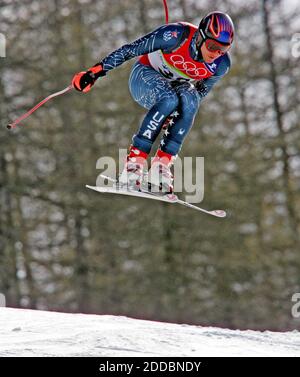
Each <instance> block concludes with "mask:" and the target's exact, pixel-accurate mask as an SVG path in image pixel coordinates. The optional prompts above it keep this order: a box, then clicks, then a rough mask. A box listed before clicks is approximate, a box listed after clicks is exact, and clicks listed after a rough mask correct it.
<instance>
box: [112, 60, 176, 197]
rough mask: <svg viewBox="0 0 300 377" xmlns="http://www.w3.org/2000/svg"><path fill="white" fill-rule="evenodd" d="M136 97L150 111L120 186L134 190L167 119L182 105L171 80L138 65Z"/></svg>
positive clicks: (133, 85)
mask: <svg viewBox="0 0 300 377" xmlns="http://www.w3.org/2000/svg"><path fill="white" fill-rule="evenodd" d="M129 88H130V92H131V94H132V96H133V98H134V99H135V100H136V101H137V102H138V103H139V104H140V105H141V106H143V107H145V108H146V109H149V112H148V113H147V115H146V117H145V119H144V120H143V122H142V124H141V126H140V129H139V131H138V132H137V134H136V135H134V137H133V141H132V145H131V146H130V149H129V153H128V155H127V159H126V163H125V166H124V169H123V171H122V173H121V175H120V177H119V184H120V185H121V186H123V187H125V186H126V187H128V188H131V189H134V190H137V189H139V188H140V184H141V181H142V179H143V176H144V174H143V170H144V168H145V165H146V159H147V156H148V153H149V152H150V150H151V147H152V144H153V142H154V141H155V139H156V138H157V136H158V134H159V132H160V130H161V127H162V125H163V123H164V121H165V119H166V118H167V116H168V115H169V114H170V113H172V112H173V110H174V109H175V108H176V106H177V105H178V97H177V94H176V92H175V91H174V89H173V88H172V87H171V85H170V84H169V83H168V81H167V80H166V79H165V78H164V77H163V76H161V75H160V74H159V73H158V72H156V71H155V70H154V69H153V68H151V67H148V66H145V65H143V64H141V63H136V64H135V65H134V67H133V70H132V72H131V75H130V79H129Z"/></svg>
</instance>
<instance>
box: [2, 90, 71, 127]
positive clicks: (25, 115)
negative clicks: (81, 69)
mask: <svg viewBox="0 0 300 377" xmlns="http://www.w3.org/2000/svg"><path fill="white" fill-rule="evenodd" d="M72 88H73V86H72V85H69V86H67V87H66V88H65V89H63V90H61V91H59V92H56V93H53V94H51V95H50V96H48V97H46V98H45V99H43V100H42V101H41V102H39V103H38V104H37V105H35V106H34V107H33V108H32V109H30V110H29V111H27V113H25V114H23V115H21V116H20V117H19V118H17V119H16V120H15V121H14V122H12V123H10V124H8V125H7V126H6V127H7V128H8V129H9V130H10V129H11V128H15V127H16V126H17V125H18V124H19V123H20V122H21V121H22V120H24V119H26V118H27V117H28V116H29V115H31V114H32V113H34V112H35V111H36V110H37V109H38V108H39V107H41V106H42V105H44V104H45V103H46V102H47V101H49V100H50V99H51V98H54V97H57V96H60V95H62V94H64V93H67V92H68V91H69V90H71V89H72Z"/></svg>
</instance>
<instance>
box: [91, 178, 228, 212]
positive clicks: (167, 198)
mask: <svg viewBox="0 0 300 377" xmlns="http://www.w3.org/2000/svg"><path fill="white" fill-rule="evenodd" d="M101 177H102V178H104V179H107V180H108V181H110V182H113V183H114V186H113V187H102V186H89V185H86V187H87V188H89V189H91V190H94V191H97V192H100V193H107V194H120V195H128V196H135V197H140V198H145V199H152V200H157V201H161V202H166V203H171V204H180V205H183V206H185V207H188V208H191V209H194V210H197V211H200V212H203V213H206V214H208V215H211V216H215V217H219V218H224V217H226V212H225V211H223V210H213V211H207V210H206V209H203V208H200V207H197V206H195V205H193V204H191V203H188V202H185V201H184V200H181V199H179V198H178V197H177V196H176V195H175V194H165V195H157V194H154V193H151V192H146V191H136V190H126V189H123V188H120V187H117V186H116V183H117V181H116V180H115V179H113V178H111V177H107V176H106V175H103V174H101Z"/></svg>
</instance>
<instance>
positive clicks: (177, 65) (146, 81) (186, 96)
mask: <svg viewBox="0 0 300 377" xmlns="http://www.w3.org/2000/svg"><path fill="white" fill-rule="evenodd" d="M233 37H234V26H233V22H232V20H231V18H230V17H229V16H228V15H227V14H226V13H222V12H211V13H209V14H208V15H207V16H205V17H204V18H203V19H202V20H201V22H200V24H199V27H197V26H195V25H193V24H190V23H187V22H177V23H172V24H166V25H163V26H161V27H159V28H158V29H156V30H154V31H153V32H151V33H149V34H147V35H145V36H143V37H141V38H139V39H137V40H136V41H134V42H132V43H129V44H126V45H124V46H122V47H121V48H119V49H117V50H116V51H114V52H112V53H111V54H109V55H108V56H107V57H105V58H104V59H103V60H102V61H101V62H99V63H97V64H96V65H94V66H93V67H91V68H89V69H88V70H87V71H85V72H79V73H77V74H76V75H75V76H74V78H73V80H72V85H73V86H74V88H75V89H77V90H78V91H81V92H88V91H89V90H90V89H91V87H92V86H93V85H94V83H95V81H96V80H97V79H98V78H99V77H102V76H104V75H106V73H107V72H108V71H110V70H112V69H114V68H116V67H118V66H119V65H121V64H123V63H124V62H125V61H127V60H129V59H132V58H134V57H139V59H138V60H137V62H136V63H135V64H134V65H133V68H132V71H131V74H130V78H129V89H130V92H131V95H132V97H133V98H134V100H135V101H136V102H137V103H139V104H140V105H141V106H143V107H145V108H146V109H147V110H148V112H147V114H146V116H145V118H144V120H143V121H142V124H141V125H140V128H139V130H138V132H137V133H136V134H135V135H134V136H133V138H132V144H131V146H130V148H129V152H128V155H127V159H126V163H125V166H124V170H123V171H122V173H121V175H120V176H119V179H118V181H119V185H121V186H125V187H128V188H129V189H131V190H132V189H133V190H140V188H141V187H142V188H143V187H146V189H147V188H148V187H151V188H152V189H153V187H154V188H156V189H157V188H159V191H160V192H161V193H162V194H166V193H173V176H172V173H171V166H172V164H173V163H174V159H175V158H176V156H177V154H178V153H179V151H180V149H181V146H182V143H183V141H184V139H185V137H186V136H187V134H188V132H189V130H190V129H191V127H192V125H193V122H194V119H195V116H196V113H197V111H198V109H199V105H200V103H201V101H202V99H203V98H204V97H205V96H206V95H207V94H208V92H209V91H210V90H211V88H212V87H213V85H214V84H215V83H216V82H217V81H219V80H220V79H221V78H222V77H223V76H224V75H225V74H226V73H227V72H228V71H229V69H230V57H229V53H228V50H229V49H230V47H231V45H232V42H233ZM166 127H167V128H166ZM162 128H166V130H165V133H164V135H163V137H162V139H161V142H160V147H159V149H158V150H157V152H156V154H155V157H154V158H153V159H152V163H151V167H150V170H149V174H148V177H147V178H145V175H144V174H143V170H144V167H145V165H146V163H147V157H148V154H149V152H150V150H151V147H152V145H153V143H154V141H155V140H156V138H157V137H158V135H159V133H160V131H161V129H162Z"/></svg>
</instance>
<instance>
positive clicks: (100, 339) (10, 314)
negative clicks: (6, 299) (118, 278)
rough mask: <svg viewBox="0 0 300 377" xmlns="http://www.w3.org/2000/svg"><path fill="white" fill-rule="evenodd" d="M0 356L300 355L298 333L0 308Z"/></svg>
mask: <svg viewBox="0 0 300 377" xmlns="http://www.w3.org/2000/svg"><path fill="white" fill-rule="evenodd" d="M0 356H2V357H3V356H96V357H100V356H102V357H112V356H123V357H130V356H145V357H167V356H195V357H205V356H300V333H299V332H298V331H292V332H284V333H279V332H278V333H276V332H271V331H264V332H259V331H251V330H249V331H239V330H228V329H220V328H216V327H199V326H190V325H179V324H172V323H162V322H152V321H144V320H137V319H132V318H127V317H116V316H109V315H86V314H64V313H56V312H46V311H38V310H23V309H10V308H0Z"/></svg>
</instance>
